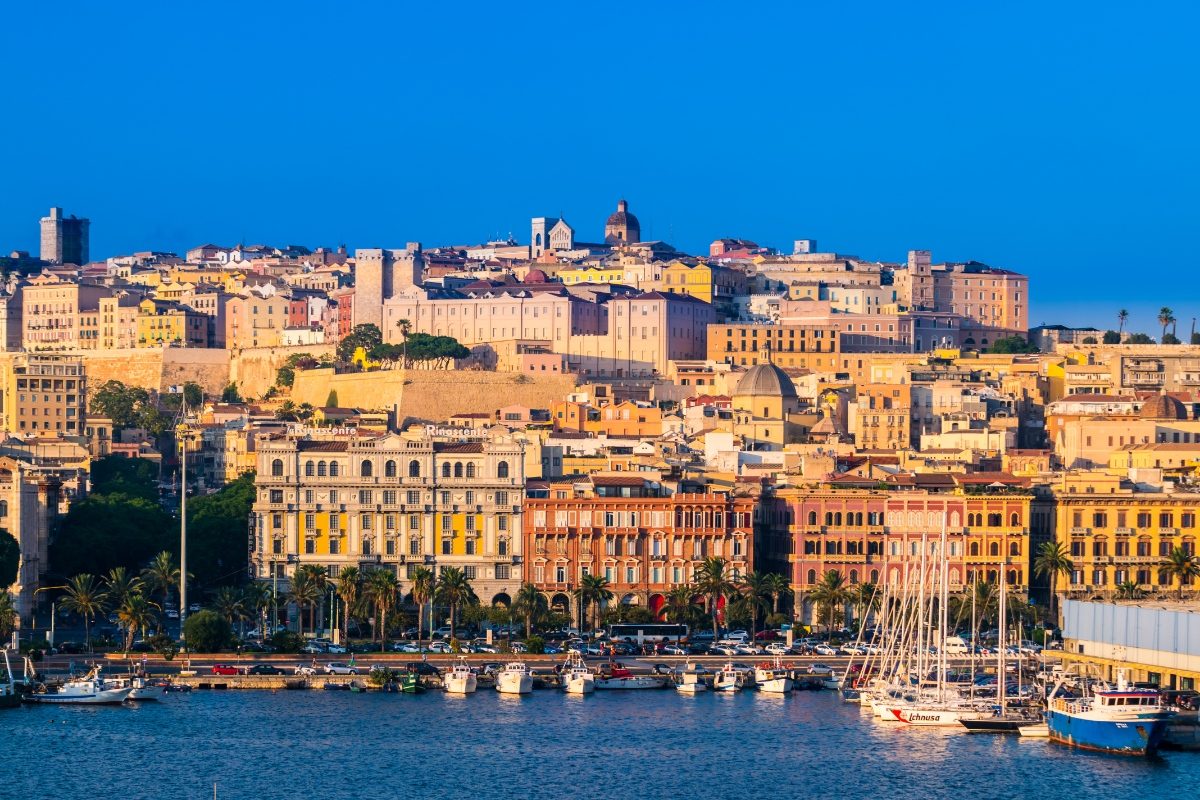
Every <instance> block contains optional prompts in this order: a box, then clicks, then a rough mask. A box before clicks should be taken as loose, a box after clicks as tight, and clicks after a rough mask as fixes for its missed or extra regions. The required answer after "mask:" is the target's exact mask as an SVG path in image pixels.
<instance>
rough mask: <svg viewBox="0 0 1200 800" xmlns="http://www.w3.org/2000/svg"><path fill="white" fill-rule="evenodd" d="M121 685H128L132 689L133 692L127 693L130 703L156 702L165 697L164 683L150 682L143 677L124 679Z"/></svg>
mask: <svg viewBox="0 0 1200 800" xmlns="http://www.w3.org/2000/svg"><path fill="white" fill-rule="evenodd" d="M122 683H128V684H129V685H130V686H132V687H133V691H132V692H130V693H129V699H130V700H132V701H137V702H146V701H157V700H162V699H163V698H164V697H166V696H167V684H166V682H165V681H156V680H152V679H150V678H147V677H146V676H145V675H134V676H133V677H132V678H125V679H124V680H123V681H122Z"/></svg>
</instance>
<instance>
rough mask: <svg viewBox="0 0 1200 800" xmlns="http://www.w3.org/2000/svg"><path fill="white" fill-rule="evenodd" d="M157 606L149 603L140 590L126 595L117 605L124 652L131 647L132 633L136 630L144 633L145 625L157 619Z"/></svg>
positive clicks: (143, 634)
mask: <svg viewBox="0 0 1200 800" xmlns="http://www.w3.org/2000/svg"><path fill="white" fill-rule="evenodd" d="M157 610H158V606H157V605H155V604H154V603H151V602H150V601H149V600H147V599H146V598H145V597H143V596H142V594H141V593H140V592H137V593H135V594H130V595H128V596H127V597H126V598H125V600H124V601H123V602H122V603H121V605H120V606H118V607H117V619H118V620H120V622H121V627H123V628H124V629H125V652H129V648H131V647H133V634H134V631H138V632H140V633H141V634H142V636H145V635H146V627H147V626H148V625H150V624H151V623H153V622H154V621H155V620H156V619H158V614H157Z"/></svg>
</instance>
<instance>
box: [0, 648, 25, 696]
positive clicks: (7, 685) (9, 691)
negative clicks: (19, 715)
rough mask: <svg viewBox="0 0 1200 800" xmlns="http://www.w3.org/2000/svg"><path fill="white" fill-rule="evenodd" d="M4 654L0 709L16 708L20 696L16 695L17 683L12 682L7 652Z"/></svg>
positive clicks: (0, 683) (0, 684) (0, 686)
mask: <svg viewBox="0 0 1200 800" xmlns="http://www.w3.org/2000/svg"><path fill="white" fill-rule="evenodd" d="M2 652H3V653H4V681H3V682H0V708H16V707H17V706H19V705H21V696H20V695H19V694H17V682H16V681H15V680H13V671H12V664H10V663H9V661H8V651H7V650H4V651H2Z"/></svg>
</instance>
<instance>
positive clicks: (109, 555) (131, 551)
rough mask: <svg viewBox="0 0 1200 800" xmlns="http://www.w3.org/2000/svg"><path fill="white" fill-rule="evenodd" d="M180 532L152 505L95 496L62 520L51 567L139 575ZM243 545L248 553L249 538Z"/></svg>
mask: <svg viewBox="0 0 1200 800" xmlns="http://www.w3.org/2000/svg"><path fill="white" fill-rule="evenodd" d="M243 525H244V523H243ZM175 531H176V526H175V523H174V522H173V521H172V520H171V518H170V516H168V515H167V513H166V512H165V511H163V509H162V506H160V505H159V504H158V503H157V502H155V501H153V500H147V499H145V498H142V497H134V496H131V495H127V494H123V493H120V492H114V493H111V494H103V493H99V494H92V495H90V496H88V497H85V498H84V499H82V500H77V501H76V502H74V503H72V504H71V508H70V510H69V511H68V512H67V514H66V516H65V517H63V519H62V522H61V523H60V526H59V531H58V534H57V536H55V538H54V540H53V542H52V543H51V544H50V563H51V564H53V565H54V570H55V571H56V572H58V573H60V574H63V575H73V574H76V573H80V572H87V571H89V570H96V571H97V572H107V571H108V570H110V569H112V568H113V567H122V566H123V567H126V568H129V569H136V568H137V567H139V566H140V565H142V564H144V563H146V562H147V561H149V560H150V558H151V557H152V556H153V555H154V554H155V553H157V552H159V551H160V550H165V549H167V548H168V547H170V546H171V544H172V543H173V542H175V541H177V536H176V533H175ZM242 541H243V545H242V549H243V550H244V549H245V544H244V542H245V535H244V534H243V539H242Z"/></svg>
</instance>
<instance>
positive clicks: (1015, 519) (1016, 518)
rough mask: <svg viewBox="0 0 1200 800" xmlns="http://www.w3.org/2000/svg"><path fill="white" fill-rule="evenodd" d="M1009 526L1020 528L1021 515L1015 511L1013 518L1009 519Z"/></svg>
mask: <svg viewBox="0 0 1200 800" xmlns="http://www.w3.org/2000/svg"><path fill="white" fill-rule="evenodd" d="M1008 524H1009V525H1011V526H1012V527H1014V528H1018V527H1020V526H1021V515H1020V514H1018V513H1017V512H1016V511H1014V512H1013V513H1012V516H1011V517H1009V519H1008Z"/></svg>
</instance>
